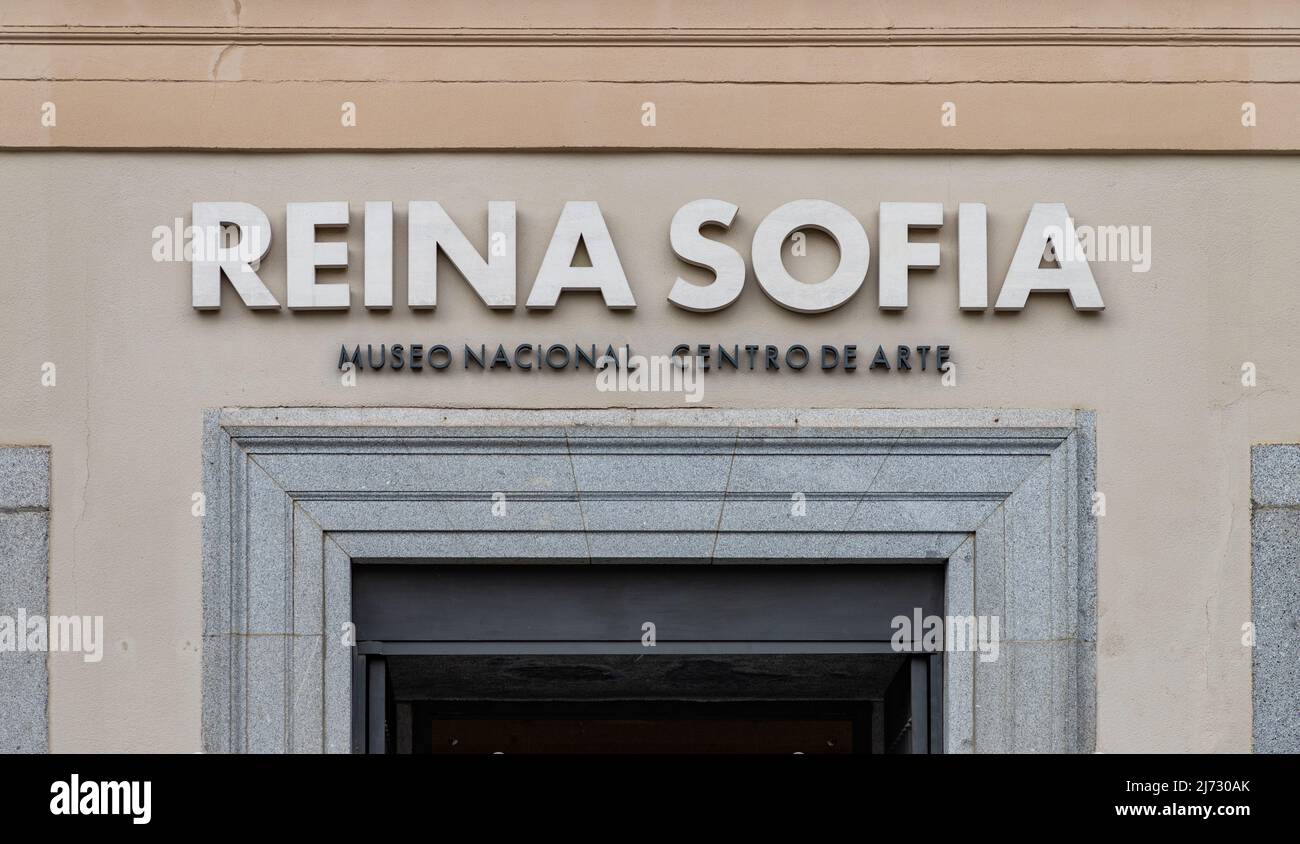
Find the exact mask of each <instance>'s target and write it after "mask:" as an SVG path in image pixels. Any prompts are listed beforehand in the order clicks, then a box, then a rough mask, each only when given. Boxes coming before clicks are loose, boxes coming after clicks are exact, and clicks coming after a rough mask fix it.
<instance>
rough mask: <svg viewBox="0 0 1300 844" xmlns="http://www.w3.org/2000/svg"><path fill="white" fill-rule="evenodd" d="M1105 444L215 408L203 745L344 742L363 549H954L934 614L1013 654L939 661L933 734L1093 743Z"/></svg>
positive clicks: (446, 413)
mask: <svg viewBox="0 0 1300 844" xmlns="http://www.w3.org/2000/svg"><path fill="white" fill-rule="evenodd" d="M1094 436H1095V435H1094V417H1093V414H1092V413H1091V412H1086V411H1071V410H1061V411H1008V410H988V411H984V410H803V411H801V410H708V409H690V410H672V409H669V410H657V409H656V410H468V409H467V410H438V409H427V408H422V409H395V408H390V409H373V408H355V409H346V408H261V409H251V408H250V409H227V410H221V411H210V412H209V413H208V414H207V417H206V424H205V433H204V488H205V491H206V495H207V516H206V518H205V520H204V528H203V530H204V542H203V545H204V553H203V583H204V585H203V593H204V595H203V598H204V599H203V608H204V609H203V615H204V618H203V625H204V649H203V747H204V749H205V750H207V751H237V752H243V751H257V752H312V753H315V752H322V751H324V752H338V753H344V752H349V751H350V749H351V747H350V743H351V733H350V730H351V720H350V718H351V694H350V684H351V661H350V650H351V649H350V648H348V647H345V646H344V644H343V643H342V638H341V632H342V629H343V625H344V623H345V622H347V621H348V620H349V605H350V599H351V586H350V577H351V563H352V561H353V560H354V559H356V560H367V561H371V560H385V559H390V560H391V559H407V560H409V559H428V560H443V561H465V562H474V561H479V562H484V561H491V560H496V559H506V558H513V559H518V558H526V559H535V560H537V561H538V563H539V564H544V563H545V562H546V561H547V560H548V559H557V558H559V559H566V560H574V559H577V560H586V561H588V562H591V563H594V564H597V563H607V562H617V561H619V560H645V559H647V558H649V559H656V558H658V559H663V560H669V559H671V560H673V561H675V562H698V563H700V564H714V565H723V564H726V563H727V562H729V561H737V560H746V559H754V558H758V559H781V560H783V561H786V562H791V561H796V562H797V561H807V562H823V563H824V562H827V561H831V562H834V561H840V562H852V561H868V560H874V559H889V560H891V561H897V560H906V559H914V560H918V561H927V562H933V561H936V560H939V561H947V575H946V577H947V613H948V614H949V615H958V616H960V615H971V614H975V615H990V616H999V617H1000V618H1001V624H1002V631H1001V633H1002V646H1001V656H1000V658H999V659H998V660H996V661H992V662H981V661H979V660H978V659H976V655H975V654H973V653H950V654H947V655H946V664H945V685H946V689H945V704H944V706H945V709H944V719H945V732H944V736H945V745H946V749H947V750H948V751H949V752H958V753H961V752H972V751H981V752H983V751H1084V752H1088V751H1091V750H1092V749H1093V748H1094V744H1095V722H1096V693H1095V690H1096V681H1095V645H1096V627H1097V621H1096V521H1095V519H1094V517H1093V516H1092V513H1091V506H1090V505H1091V498H1092V492H1093V489H1094V486H1095V484H1094V473H1095V470H1094V467H1095V462H1096V459H1095V439H1094ZM494 492H504V493H505V494H506V496H507V499H506V500H507V502H508V507H507V514H508V515H507V516H506V517H505V518H497V517H493V516H492V515H491V506H492V503H493V501H492V494H493V493H494ZM796 492H799V493H803V495H804V497H805V500H806V515H805V516H803V517H802V518H800V517H796V516H793V515H792V508H791V502H792V496H793V495H794V493H796Z"/></svg>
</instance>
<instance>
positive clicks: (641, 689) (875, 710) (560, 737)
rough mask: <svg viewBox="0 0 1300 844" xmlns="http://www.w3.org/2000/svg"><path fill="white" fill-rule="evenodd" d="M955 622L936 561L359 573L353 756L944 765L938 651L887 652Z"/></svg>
mask: <svg viewBox="0 0 1300 844" xmlns="http://www.w3.org/2000/svg"><path fill="white" fill-rule="evenodd" d="M942 607H943V567H942V566H941V565H930V564H916V563H908V564H905V565H898V564H889V563H871V564H851V565H807V564H800V565H784V564H776V563H768V564H762V565H725V566H722V565H713V566H700V565H691V566H687V565H678V566H671V565H662V564H659V565H640V564H634V565H628V564H621V565H574V566H569V565H554V564H531V565H527V566H517V565H511V564H499V565H487V566H481V565H461V566H454V565H453V566H447V565H442V566H432V565H424V564H403V565H391V564H364V563H360V564H355V565H354V578H353V608H354V609H353V612H354V616H355V617H356V624H357V635H358V643H357V647H356V652H355V655H354V672H353V726H354V730H353V740H354V750H356V751H357V752H372V753H374V752H379V753H383V752H390V753H391V752H401V753H415V754H432V753H444V754H445V753H452V754H465V753H808V754H811V753H859V754H860V753H930V752H940V751H941V749H942V708H943V707H942V701H943V698H942V691H943V685H942V654H941V653H899V652H896V651H895V650H894V649H893V648H892V646H891V644H890V641H889V639H890V633H891V630H892V628H891V625H890V620H891V619H893V618H894V617H896V616H899V615H903V616H907V617H909V618H910V617H912V616H913V614H914V612H916V611H920V612H921V613H923V614H932V613H940V614H941V613H942ZM647 623H650V624H653V625H654V630H655V635H654V636H653V638H652V639H651V643H647V636H646V633H645V625H646V624H647Z"/></svg>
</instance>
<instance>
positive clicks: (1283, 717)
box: [1250, 443, 1300, 753]
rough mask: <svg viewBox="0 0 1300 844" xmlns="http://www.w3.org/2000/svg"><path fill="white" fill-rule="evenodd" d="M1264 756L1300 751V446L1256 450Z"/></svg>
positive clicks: (1256, 660) (1255, 567)
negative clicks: (1266, 754) (1265, 754)
mask: <svg viewBox="0 0 1300 844" xmlns="http://www.w3.org/2000/svg"><path fill="white" fill-rule="evenodd" d="M1250 490H1251V494H1250V499H1251V516H1250V592H1251V619H1252V620H1253V622H1254V625H1255V647H1254V651H1253V653H1252V657H1253V665H1252V669H1253V670H1252V684H1251V690H1252V691H1251V698H1252V708H1253V710H1254V747H1255V752H1257V753H1300V633H1298V632H1297V631H1300V444H1295V443H1292V444H1278V445H1257V446H1255V447H1253V448H1252V449H1251V451H1250Z"/></svg>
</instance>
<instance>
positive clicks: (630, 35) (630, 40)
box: [0, 25, 1300, 47]
mask: <svg viewBox="0 0 1300 844" xmlns="http://www.w3.org/2000/svg"><path fill="white" fill-rule="evenodd" d="M0 44H256V45H265V46H318V45H356V46H391V47H450V46H456V47H467V46H513V47H553V46H565V47H571V46H583V47H699V46H712V47H782V46H801V47H802V46H849V47H932V46H939V47H943V46H964V47H979V46H1007V45H1013V46H1014V45H1025V46H1129V47H1157V46H1160V47H1167V46H1187V47H1207V46H1209V47H1214V46H1239V47H1295V46H1297V45H1300V28H1289V27H1288V28H1263V27H1260V28H1223V27H1206V28H1181V27H954V28H951V29H949V28H943V29H937V28H888V27H880V28H835V27H826V28H820V27H807V28H771V29H761V28H760V29H755V28H749V27H743V28H742V27H737V28H671V27H664V28H648V27H647V28H637V27H629V28H624V27H582V28H568V29H556V28H532V27H493V28H468V27H446V28H443V27H414V28H387V27H247V26H240V27H188V26H21V25H19V26H14V25H9V26H0Z"/></svg>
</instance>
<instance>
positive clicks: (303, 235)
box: [187, 199, 1105, 370]
mask: <svg viewBox="0 0 1300 844" xmlns="http://www.w3.org/2000/svg"><path fill="white" fill-rule="evenodd" d="M487 206H488V207H487V216H488V242H487V244H486V245H485V249H484V250H483V251H480V250H479V249H478V248H477V247H476V246H474V245H473V244H472V243H470V241H469V239H468V238H467V237H466V236H465V234H464V233H463V232H462V231H461V230H460V228H459V227H458V226H457V225H456V224H455V223H454V222H453V221H452V219H451V217H450V216H449V215H448V214H447V212H446V211H445V210H443V207H442V206H441V205H440V204H439V203H437V202H433V201H412V202H410V203H409V204H408V208H407V218H408V226H409V229H408V262H407V264H408V277H407V306H408V307H410V308H412V309H415V310H431V309H433V308H436V307H437V304H438V278H437V266H438V262H437V256H438V252H439V250H441V251H442V253H443V254H444V255H445V256H446V257H447V259H448V260H449V261H450V262H451V263H452V265H453V266H455V268H456V270H457V271H458V272H459V273H460V275H461V276H462V277H463V278H464V279H465V281H466V282H468V283H469V285H470V287H471V288H472V289H473V290H474V292H475V293H476V294H477V295H478V297H479V298H480V299H481V300H482V301H483V303H484V305H486V306H487V307H488V308H493V309H512V308H514V307H516V276H517V269H518V268H517V261H516V253H515V203H514V202H513V201H492V202H488V204H487ZM737 211H738V208H737V206H736V205H734V204H732V203H730V202H726V201H723V200H718V199H699V200H695V201H693V202H689V203H687V204H686V205H684V206H682V207H681V208H680V209H678V211H677V213H676V214H675V215H674V216H673V219H672V222H671V224H670V227H669V240H670V243H671V245H672V249H673V252H674V253H675V254H676V255H677V257H678V258H680V259H681V260H682V261H685V262H686V263H689V264H693V265H695V266H699V267H703V268H705V269H707V270H709V271H711V272H712V273H713V274H714V280H713V281H712V282H711V283H710V284H707V285H699V284H693V283H691V282H689V281H687V280H685V279H683V278H677V279H676V281H675V282H674V283H673V285H672V287H671V289H670V290H669V293H668V301H669V302H671V303H672V304H673V305H675V306H676V307H679V308H682V309H684V310H688V311H695V312H712V311H719V310H722V309H723V308H726V307H728V306H729V305H731V304H732V303H734V302H735V301H736V299H737V298H738V297H739V296H740V294H741V292H742V291H743V289H744V286H745V277H746V264H745V259H744V257H743V256H742V255H741V254H740V253H739V252H738V251H736V250H735V249H734V248H732V247H731V246H729V245H727V244H725V243H722V242H720V241H717V240H713V239H710V238H708V237H706V236H705V235H704V233H703V232H702V231H701V229H702V228H704V227H719V228H721V229H724V230H725V229H728V228H729V227H730V226H731V223H732V221H733V220H734V219H735V216H736V213H737ZM987 213H988V212H987V208H986V206H985V205H984V204H983V203H975V202H968V203H961V204H960V205H959V206H958V211H957V235H958V237H957V242H958V258H957V268H958V287H959V290H958V305H959V307H960V309H961V310H968V311H969V310H973V311H978V310H985V309H987V308H988V240H987V238H988V226H987ZM943 217H944V209H943V205H942V204H941V203H938V202H882V203H880V231H879V250H880V254H879V259H878V260H879V277H880V284H879V307H880V308H881V309H883V310H902V309H905V308H906V307H907V304H908V301H907V292H908V272H909V270H911V269H921V268H924V269H933V268H936V267H938V266H939V263H940V253H939V244H937V243H914V242H912V241H910V240H909V232H910V230H911V229H913V228H925V229H937V228H939V227H941V226H942V225H943V222H944V219H943ZM285 218H286V226H285V240H286V247H285V251H286V281H287V288H288V289H287V299H288V301H287V305H288V307H289V308H290V309H293V310H341V309H347V308H349V307H351V305H352V295H351V294H352V291H351V289H350V287H349V285H348V284H347V283H346V282H335V283H319V282H318V281H317V279H316V270H317V268H346V267H347V266H348V248H347V244H346V243H344V242H339V241H332V242H320V241H318V240H317V237H316V230H317V229H318V228H325V227H329V228H340V227H346V226H347V225H348V224H349V222H350V221H349V211H348V203H347V202H343V201H338V202H291V203H288V205H287V207H286V214H285ZM364 225H365V237H364V250H365V254H364V288H365V302H364V304H365V307H366V308H369V309H377V310H386V309H390V308H392V307H393V203H391V202H367V203H365V212H364ZM226 226H233V227H235V228H237V229H238V235H239V237H238V241H237V242H236V244H235V245H233V246H227V245H225V243H224V239H223V237H222V229H223V227H226ZM802 229H818V230H820V231H822V232H825V233H826V234H827V235H829V236H830V237H831V238H832V239H833V240H834V241H835V243H836V244H837V246H838V248H839V264H838V266H837V267H836V268H835V270H834V272H832V273H831V275H830V276H829V277H827V278H825V279H823V280H822V281H820V282H817V283H811V284H810V283H806V282H803V281H800V280H798V279H796V278H794V277H793V276H792V275H791V274H790V273H789V271H788V270H787V269H786V267H785V265H784V263H783V261H782V256H781V250H782V246H783V244H784V243H785V242H786V240H787V239H788V238H789V237H790V235H791V234H793V233H794V232H796V231H799V230H802ZM191 233H192V234H191ZM187 234H190V236H191V238H192V240H193V244H192V276H191V282H192V291H191V293H192V304H193V306H194V307H195V308H196V309H200V310H213V309H219V308H220V307H221V279H222V277H223V276H224V277H225V278H227V279H228V280H229V281H230V283H231V285H232V286H233V287H234V289H235V292H236V293H237V294H238V295H239V297H240V299H242V300H243V302H244V304H245V305H246V306H248V307H249V308H255V309H278V308H280V302H279V301H278V300H277V299H276V298H275V296H274V295H273V294H272V293H271V291H270V290H269V289H267V287H266V285H265V284H264V283H263V282H262V280H261V278H259V277H258V274H257V270H258V265H259V262H260V261H261V259H263V258H264V257H265V256H266V255H267V253H268V252H269V250H270V247H271V224H270V221H269V219H268V218H267V216H266V214H265V212H263V211H262V209H260V208H258V207H256V206H254V205H251V204H248V203H244V202H196V203H194V206H193V226H192V229H191V230H190V232H187ZM1070 237H1074V227H1073V222H1072V221H1071V220H1070V217H1069V212H1068V211H1067V209H1066V207H1065V205H1064V204H1061V203H1045V202H1044V203H1035V204H1034V205H1033V207H1032V208H1031V209H1030V212H1029V217H1028V220H1027V221H1026V223H1025V226H1024V229H1023V231H1022V233H1021V236H1020V242H1019V244H1018V245H1017V247H1016V251H1015V254H1014V256H1013V257H1012V259H1011V264H1010V266H1009V267H1008V269H1007V271H1006V274H1005V276H1004V278H1003V281H1002V285H1001V289H1000V292H999V293H998V296H997V300H996V303H995V304H994V306H993V307H994V308H995V309H997V310H1000V311H1017V310H1020V309H1022V308H1024V306H1025V303H1026V301H1027V299H1028V297H1029V294H1030V293H1033V292H1056V293H1067V294H1069V296H1070V301H1071V303H1072V304H1073V306H1074V308H1075V309H1076V310H1080V311H1100V310H1102V309H1103V308H1104V307H1105V306H1104V304H1103V303H1102V299H1101V292H1100V291H1099V290H1098V288H1097V284H1096V281H1095V280H1094V279H1093V276H1092V271H1091V269H1090V267H1089V265H1088V261H1087V258H1086V255H1085V253H1084V250H1082V249H1078V248H1074V247H1075V246H1076V244H1067V243H1065V242H1064V241H1065V240H1066V239H1068V238H1070ZM579 244H581V245H582V246H583V247H585V249H586V251H587V254H588V256H589V258H590V263H589V265H587V266H574V265H573V259H574V256H575V254H576V253H577V250H578V247H579ZM1049 247H1050V253H1051V254H1052V255H1054V256H1057V257H1056V260H1055V261H1054V264H1055V266H1042V258H1043V256H1044V254H1045V253H1047V252H1048V251H1049ZM750 258H751V261H752V265H753V272H754V277H755V278H756V279H757V280H758V283H759V286H760V287H761V288H762V290H763V292H764V293H765V294H766V295H767V296H768V298H770V299H771V300H772V301H773V302H775V303H776V304H777V305H779V306H781V307H783V308H786V309H788V310H791V311H796V312H799V313H807V314H816V313H824V312H826V311H831V310H834V309H835V308H838V307H840V306H841V305H843V304H845V303H846V302H848V301H849V300H850V299H851V298H852V297H853V296H854V295H855V294H856V293H857V292H858V289H859V288H860V287H861V286H862V284H863V282H864V281H865V279H866V275H867V269H868V267H869V265H870V261H871V241H870V238H869V237H868V236H867V232H866V230H865V229H864V228H863V226H862V224H861V223H860V222H859V221H858V219H857V218H856V217H854V216H853V214H851V213H850V212H848V211H847V210H845V209H844V208H842V207H841V206H839V205H836V204H834V203H832V202H828V201H825V200H817V199H802V200H796V201H793V202H788V203H786V204H785V205H782V206H780V207H779V208H777V209H776V210H774V211H772V212H771V213H770V214H768V215H767V216H766V217H765V218H764V219H763V221H762V222H761V223H760V224H759V226H758V228H757V229H756V230H755V232H754V238H753V243H752V245H751V250H750ZM565 291H588V292H599V293H600V295H601V297H602V299H603V301H604V303H605V305H606V307H608V308H611V309H619V310H630V309H634V308H636V300H635V298H634V297H633V295H632V290H631V287H630V286H629V285H628V281H627V276H626V274H625V273H624V272H623V267H622V264H621V262H620V261H619V257H618V252H617V250H616V249H615V246H614V241H613V239H612V238H611V236H610V233H609V228H608V227H607V226H606V224H605V219H604V216H603V215H602V213H601V210H600V206H599V204H598V203H596V202H590V201H572V202H566V203H565V205H564V208H563V210H562V212H561V213H560V218H559V221H558V222H557V223H556V226H555V230H554V233H553V235H552V236H551V240H550V244H549V245H548V247H547V249H546V254H545V256H544V257H543V258H542V261H541V265H540V266H539V268H538V270H537V273H536V275H535V276H534V279H533V283H532V288H531V290H530V292H529V294H528V298H527V300H526V302H525V303H524V306H525V307H526V308H529V309H532V310H549V309H552V308H554V307H555V306H556V304H557V302H558V301H559V297H560V294H561V293H563V292H565ZM395 348H401V347H400V346H396V347H395ZM930 348H931V347H930V346H917V347H916V351H917V352H920V351H921V350H922V349H924V350H925V353H926V354H928V353H929V351H930ZM434 349H437V354H436V355H435V354H434ZM557 349H558V350H560V351H563V352H564V354H563V355H559V354H558V353H556V354H554V355H553V354H552V352H555V351H556V350H557ZM740 349H744V350H746V353H747V356H748V367H749V368H750V369H753V368H754V361H755V358H757V359H758V361H759V366H760V367H761V368H764V369H779V368H780V363H782V362H786V361H790V360H793V364H792V367H791V368H795V369H802V368H803V366H805V365H807V363H808V362H809V361H810V360H817V358H818V357H819V355H818V353H817V352H815V351H814V352H809V351H808V350H807V349H804V348H803V347H802V346H799V347H791V349H795V350H801V351H796V353H795V354H794V356H793V358H791V357H790V353H791V349H787V350H785V354H784V355H783V354H782V353H781V352H780V351H778V350H776V349H775V347H772V346H766V347H760V346H757V345H746V346H739V345H738V346H737V347H736V349H735V350H734V351H733V354H732V355H729V356H728V358H729V360H727V359H725V358H723V359H722V360H727V362H729V363H731V365H732V366H733V368H741V366H743V363H742V362H743V359H744V357H745V356H746V355H745V354H742V353H741V352H740ZM934 349H935V355H934V366H933V367H931V368H932V369H934V370H937V369H939V368H940V367H941V366H942V364H943V363H944V361H945V360H946V359H947V358H948V357H949V356H950V352H949V351H948V347H947V346H940V345H935V346H934ZM581 350H582V346H581V345H578V346H576V347H575V348H574V352H573V354H570V353H569V351H568V348H567V347H565V346H563V345H560V344H556V345H553V346H551V347H550V348H549V349H546V350H543V348H542V347H541V346H536V347H534V346H532V345H531V344H527V343H525V344H520V345H518V346H516V347H515V348H514V353H513V355H512V354H511V353H509V352H507V351H506V347H505V345H504V344H503V345H501V346H498V348H497V353H496V354H493V353H492V352H491V350H490V349H489V348H487V347H486V345H484V346H482V347H480V348H479V349H478V350H477V351H478V353H477V354H475V353H474V352H475V350H474V349H473V347H471V346H468V345H467V346H466V347H465V356H464V366H465V367H469V366H470V364H471V363H474V364H476V365H477V366H479V367H482V368H496V367H498V366H504V367H506V368H512V367H513V366H518V365H519V363H520V362H521V360H522V359H523V358H524V356H525V354H526V355H527V356H528V357H529V360H530V362H534V361H535V362H536V365H537V367H538V368H541V367H543V366H547V367H549V368H556V369H558V368H566V367H567V366H569V365H570V362H571V361H573V362H574V363H573V365H575V366H577V365H580V364H581V363H582V362H584V359H585V358H587V357H591V358H593V359H597V358H598V357H600V356H605V355H607V356H608V357H610V358H616V357H617V356H619V355H617V354H616V352H615V350H614V349H613V348H612V347H607V348H606V349H605V350H600V351H598V350H596V349H595V348H594V347H593V349H592V350H591V351H592V353H591V354H590V355H587V354H582V353H580V351H581ZM721 350H722V347H719V352H721ZM694 351H695V353H696V355H695V356H697V357H699V356H700V354H701V353H703V354H707V353H708V352H709V346H698V347H696V348H695V349H694ZM629 352H630V349H628V348H627V347H626V346H624V347H622V355H621V356H622V357H624V358H625V359H626V356H627V355H628V353H629ZM690 352H691V347H690V346H689V345H688V344H679V345H678V346H677V347H676V348H675V349H674V350H673V354H674V355H683V354H689V353H690ZM846 353H847V354H846ZM846 357H849V358H850V361H849V363H852V359H853V358H856V348H855V347H851V346H844V347H839V348H836V347H833V346H823V347H822V348H821V350H820V368H823V369H826V368H834V367H835V366H840V365H843V363H842V362H843V361H844V358H846ZM389 358H390V356H389V355H388V354H387V352H386V351H385V352H384V353H383V354H382V355H381V361H380V362H378V363H377V365H376V362H375V361H374V360H373V356H372V357H371V360H370V362H369V363H370V366H371V368H375V369H379V368H384V366H385V363H387V364H388V365H389V366H390V367H391V368H393V369H400V368H402V366H403V365H404V364H405V363H406V362H407V361H406V360H390V359H389ZM435 358H436V363H435ZM832 358H833V363H830V364H828V360H831V359H832ZM451 359H452V353H451V352H450V350H448V349H447V348H446V347H445V346H441V345H437V346H431V347H430V354H429V357H428V358H427V360H428V362H429V364H430V368H433V369H445V368H446V367H447V366H448V365H449V364H450V362H451ZM923 359H924V358H922V357H921V356H920V355H917V356H915V357H913V356H911V354H910V350H908V347H904V346H900V347H899V348H898V355H897V356H896V357H895V366H896V367H897V368H899V369H911V368H912V366H911V363H912V362H918V361H920V360H923ZM349 361H351V362H352V363H353V364H355V365H356V366H357V367H360V366H361V365H362V362H361V360H360V347H359V346H358V347H357V349H356V351H354V352H353V353H351V354H349V353H348V352H347V348H346V346H345V347H344V350H343V353H342V354H341V355H340V359H339V366H340V367H343V366H345V365H346V364H347V363H348V362H349ZM706 363H707V362H706ZM881 365H883V366H884V368H886V369H888V368H890V366H889V364H888V361H887V360H886V359H885V357H884V351H883V349H878V350H877V354H876V355H875V357H874V358H873V361H872V364H871V366H870V368H872V369H875V368H877V367H878V366H881ZM520 368H529V365H528V364H526V365H524V366H522V367H520ZM850 368H852V367H850ZM922 368H927V367H925V366H922Z"/></svg>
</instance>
